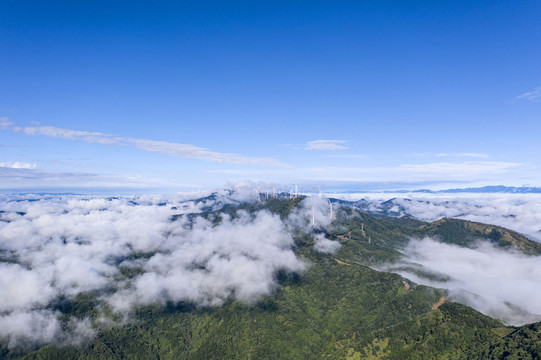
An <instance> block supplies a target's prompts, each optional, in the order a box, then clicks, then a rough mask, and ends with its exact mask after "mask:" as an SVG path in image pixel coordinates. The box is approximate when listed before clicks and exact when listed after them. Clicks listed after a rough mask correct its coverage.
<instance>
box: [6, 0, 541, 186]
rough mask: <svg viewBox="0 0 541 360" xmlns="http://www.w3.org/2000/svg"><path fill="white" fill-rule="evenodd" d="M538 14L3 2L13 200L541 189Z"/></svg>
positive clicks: (457, 7) (383, 4) (346, 5)
mask: <svg viewBox="0 0 541 360" xmlns="http://www.w3.org/2000/svg"><path fill="white" fill-rule="evenodd" d="M540 44H541V3H540V2H539V1H456V0H455V1H433V2H427V1H338V2H336V1H256V2H254V1H252V2H239V1H229V2H206V1H193V2H178V3H173V2H159V3H158V2H144V1H140V2H135V3H134V2H127V1H126V2H124V1H117V2H114V4H111V3H110V2H108V1H48V2H40V1H25V0H18V1H10V0H7V1H2V2H1V3H0V54H1V55H0V69H1V73H0V76H1V77H0V80H1V84H2V86H0V118H1V119H2V120H0V189H2V190H4V191H11V190H13V189H25V190H35V191H38V190H48V189H68V190H69V189H87V190H89V191H92V189H95V190H96V191H97V190H98V189H127V190H132V189H135V190H136V191H143V190H145V191H162V192H169V191H181V190H187V189H196V188H205V187H210V186H220V185H222V184H224V183H226V182H228V181H232V182H235V181H241V180H252V181H256V182H258V181H264V182H268V183H276V184H291V183H300V184H304V186H305V187H310V186H311V187H315V186H323V187H324V188H336V189H338V188H340V189H350V190H364V189H369V190H371V189H376V188H381V189H383V188H385V189H392V188H400V189H405V188H407V189H409V188H411V189H414V188H432V189H439V188H448V187H467V186H482V185H496V184H504V185H512V186H521V185H530V186H540V185H541V180H540V179H541V159H540V158H539V154H541V142H540V141H539V136H540V135H541V66H539V64H541V46H539V45H540Z"/></svg>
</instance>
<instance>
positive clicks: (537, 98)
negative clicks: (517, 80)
mask: <svg viewBox="0 0 541 360" xmlns="http://www.w3.org/2000/svg"><path fill="white" fill-rule="evenodd" d="M515 100H527V101H533V102H541V87H538V88H536V89H534V90H533V91H529V92H527V93H524V94H522V95H519V96H517V97H516V98H515Z"/></svg>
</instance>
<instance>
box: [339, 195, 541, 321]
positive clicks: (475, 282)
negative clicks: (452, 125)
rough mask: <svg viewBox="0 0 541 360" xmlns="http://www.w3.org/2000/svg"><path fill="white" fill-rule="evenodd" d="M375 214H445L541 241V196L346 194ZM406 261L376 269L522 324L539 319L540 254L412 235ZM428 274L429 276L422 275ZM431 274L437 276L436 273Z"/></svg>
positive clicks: (425, 217)
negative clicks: (506, 229) (359, 201)
mask: <svg viewBox="0 0 541 360" xmlns="http://www.w3.org/2000/svg"><path fill="white" fill-rule="evenodd" d="M337 197H340V198H342V199H346V200H351V201H358V200H360V199H364V200H365V202H364V204H363V207H364V208H365V209H366V210H369V211H371V212H374V213H387V214H389V213H390V214H393V215H394V216H404V215H408V216H413V217H415V218H417V219H419V220H424V221H434V220H438V219H441V218H444V217H448V218H459V219H465V220H470V221H477V222H482V223H487V224H493V225H499V226H503V227H506V228H508V229H511V230H515V231H517V232H519V233H522V234H524V235H526V236H527V237H529V238H530V239H532V240H534V241H541V232H540V231H539V230H540V229H541V195H539V194H460V195H449V194H443V195H442V194H429V195H427V194H408V195H407V196H405V195H404V194H348V195H341V196H337ZM403 253H404V257H403V260H402V261H400V262H398V263H396V264H390V265H389V264H387V265H384V266H380V267H378V269H380V270H385V271H394V272H396V273H399V274H401V275H402V276H404V277H406V278H409V279H411V280H413V281H415V282H417V283H420V284H424V285H429V286H433V287H438V288H444V289H447V290H449V298H450V300H452V301H457V302H460V303H462V304H465V305H468V306H471V307H473V308H474V309H476V310H478V311H480V312H482V313H484V314H486V315H489V316H492V317H494V318H497V319H500V320H503V321H504V322H505V323H507V324H511V325H522V324H526V323H531V322H536V321H541V302H540V301H539V299H541V257H540V256H527V255H525V254H523V253H521V252H519V251H517V250H513V249H511V250H503V249H501V248H496V247H494V245H492V244H490V243H489V242H486V241H478V242H477V243H476V244H474V246H473V247H471V248H464V247H459V246H455V245H450V244H445V243H441V242H438V241H436V240H435V239H431V238H425V239H411V240H410V242H409V244H408V246H407V247H406V248H405V249H404V251H403ZM423 274H429V276H423ZM433 275H436V276H435V277H434V276H433Z"/></svg>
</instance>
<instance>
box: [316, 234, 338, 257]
mask: <svg viewBox="0 0 541 360" xmlns="http://www.w3.org/2000/svg"><path fill="white" fill-rule="evenodd" d="M314 240H315V244H314V249H315V250H316V251H319V252H320V253H323V254H334V253H335V252H337V251H338V249H340V247H341V246H342V245H340V243H339V242H338V241H332V240H329V239H327V238H326V237H325V234H323V233H320V234H317V235H315V236H314Z"/></svg>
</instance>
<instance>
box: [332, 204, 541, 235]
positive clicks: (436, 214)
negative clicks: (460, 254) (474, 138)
mask: <svg viewBox="0 0 541 360" xmlns="http://www.w3.org/2000/svg"><path fill="white" fill-rule="evenodd" d="M333 197H336V198H340V199H344V200H348V201H358V200H361V199H364V200H365V201H366V202H367V205H366V206H367V210H369V211H372V212H376V213H377V212H383V211H384V210H385V209H387V210H389V211H391V212H393V213H394V215H395V216H404V215H409V216H412V217H415V218H417V219H419V220H423V221H434V220H438V219H441V218H445V217H447V218H457V219H464V220H470V221H477V222H481V223H485V224H493V225H499V226H503V227H506V228H508V229H511V230H515V231H517V232H519V233H522V234H524V235H526V236H528V237H529V238H531V239H533V240H536V241H541V194H474V193H472V194H407V195H406V194H376V193H370V194H335V195H333ZM386 202H387V203H386Z"/></svg>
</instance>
